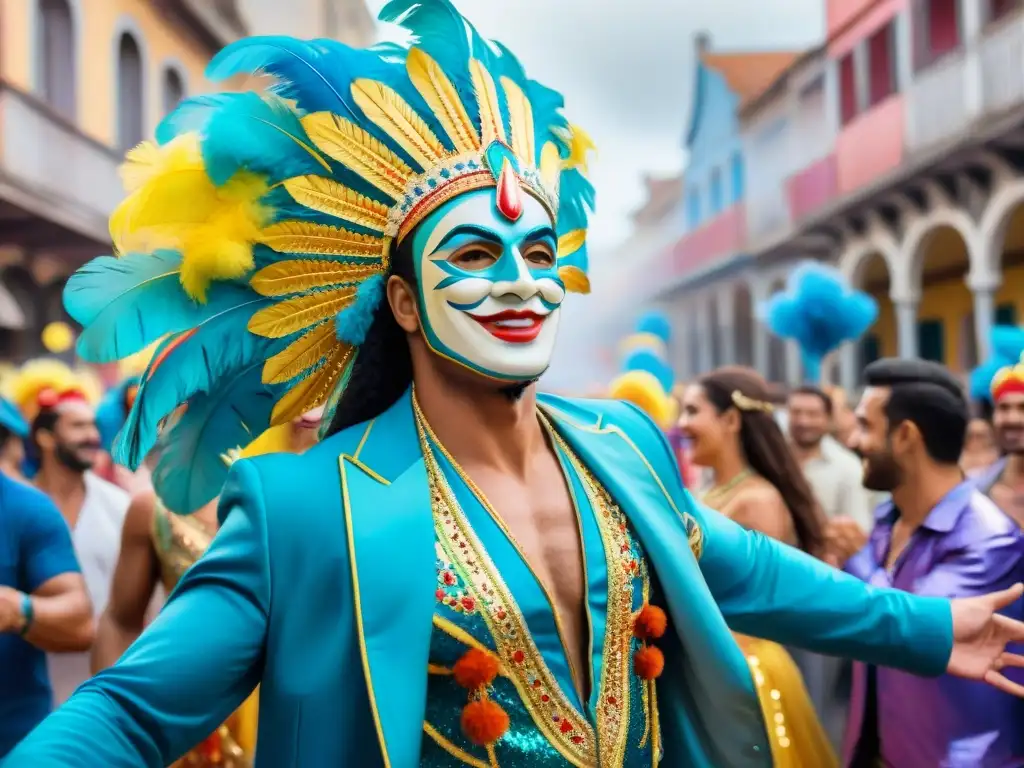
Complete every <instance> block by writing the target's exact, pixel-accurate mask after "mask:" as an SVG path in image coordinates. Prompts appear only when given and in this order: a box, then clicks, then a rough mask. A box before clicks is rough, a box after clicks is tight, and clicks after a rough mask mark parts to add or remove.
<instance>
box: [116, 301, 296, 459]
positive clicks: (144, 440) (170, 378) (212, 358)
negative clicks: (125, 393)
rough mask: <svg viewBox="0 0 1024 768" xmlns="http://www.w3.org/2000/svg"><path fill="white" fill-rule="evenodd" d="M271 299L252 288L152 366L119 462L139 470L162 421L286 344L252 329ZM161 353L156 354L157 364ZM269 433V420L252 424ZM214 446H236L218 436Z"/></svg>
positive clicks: (128, 425)
mask: <svg viewBox="0 0 1024 768" xmlns="http://www.w3.org/2000/svg"><path fill="white" fill-rule="evenodd" d="M270 303H271V300H270V299H266V298H263V297H260V296H257V295H256V294H255V293H252V292H249V293H248V294H247V299H246V300H245V301H242V302H239V303H237V304H236V305H235V306H233V307H232V308H230V309H227V310H225V311H224V312H221V313H219V314H217V315H213V316H212V317H209V318H207V319H206V320H205V321H204V322H203V323H201V324H199V325H198V326H197V327H196V328H195V330H194V331H190V332H189V333H190V334H191V335H187V336H183V338H185V340H184V341H181V342H180V343H179V344H178V345H177V346H175V347H174V348H173V349H171V350H170V351H169V352H168V353H167V354H166V355H165V356H163V360H162V361H160V362H159V365H155V364H151V365H150V367H149V370H147V371H146V374H145V375H144V376H143V379H142V383H141V384H140V385H139V391H138V394H137V395H136V397H135V404H134V406H132V410H131V412H130V413H129V414H128V420H127V422H126V423H125V427H124V429H123V430H122V432H121V434H120V435H119V436H118V441H117V445H116V446H115V448H114V460H115V461H117V463H119V464H123V465H124V466H126V467H128V468H130V469H133V470H134V469H137V468H138V466H139V465H140V464H141V463H142V461H143V460H144V459H145V458H146V455H147V454H148V453H149V452H150V450H152V448H153V446H154V444H155V443H156V440H157V436H158V434H159V429H160V422H162V421H163V420H164V419H165V418H166V417H167V416H168V415H170V413H171V412H172V411H174V409H175V408H177V407H178V406H179V405H180V404H181V403H185V402H188V401H189V400H191V399H192V398H193V397H195V396H196V395H198V394H200V393H210V392H213V391H215V390H216V389H218V388H219V387H220V386H221V384H222V383H223V382H224V381H226V380H227V379H228V377H230V376H231V375H233V374H234V373H235V372H237V371H239V370H241V369H242V368H245V367H246V366H250V365H253V364H255V363H257V362H259V363H260V364H262V362H263V361H265V360H266V359H267V357H268V356H269V355H270V354H273V352H271V351H269V350H271V349H275V350H276V349H277V348H279V347H280V345H281V344H282V343H284V340H282V341H278V342H277V343H276V344H275V343H274V342H272V341H271V340H268V339H263V338H261V337H259V336H256V335H254V334H252V333H249V332H248V331H247V330H246V326H247V325H248V322H249V318H251V317H252V315H253V314H254V313H255V312H257V311H259V310H260V309H262V308H263V307H266V306H267V305H269V304H270ZM158 360H160V354H159V353H158V354H157V355H155V356H154V363H155V362H156V361H158ZM252 426H253V427H254V428H256V429H259V430H260V431H263V430H264V429H266V427H267V426H268V425H267V424H263V425H260V424H256V425H252ZM213 438H215V441H216V443H217V444H216V445H214V446H213V449H215V450H216V451H218V452H219V453H222V452H224V451H227V450H229V449H231V448H234V447H236V446H234V445H231V444H229V442H224V441H221V440H220V438H219V436H217V435H213Z"/></svg>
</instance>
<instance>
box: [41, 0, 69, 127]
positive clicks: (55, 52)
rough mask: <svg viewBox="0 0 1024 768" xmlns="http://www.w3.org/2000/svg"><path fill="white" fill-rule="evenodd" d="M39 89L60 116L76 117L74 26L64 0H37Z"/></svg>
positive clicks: (44, 98)
mask: <svg viewBox="0 0 1024 768" xmlns="http://www.w3.org/2000/svg"><path fill="white" fill-rule="evenodd" d="M36 13H37V14H38V23H37V25H36V29H37V30H38V39H37V45H36V50H37V52H38V54H37V55H38V57H39V58H38V62H37V64H38V72H39V92H40V94H41V95H42V97H43V101H45V102H46V103H47V104H49V105H50V106H51V107H53V109H54V110H55V111H56V112H57V113H58V114H60V115H61V116H62V117H65V118H67V119H68V120H74V119H75V113H76V111H77V109H76V106H77V105H76V103H75V102H76V88H75V78H76V74H77V73H76V71H75V70H76V67H75V28H74V21H73V19H72V18H71V8H70V6H68V2H67V0H40V2H39V5H38V6H37V11H36Z"/></svg>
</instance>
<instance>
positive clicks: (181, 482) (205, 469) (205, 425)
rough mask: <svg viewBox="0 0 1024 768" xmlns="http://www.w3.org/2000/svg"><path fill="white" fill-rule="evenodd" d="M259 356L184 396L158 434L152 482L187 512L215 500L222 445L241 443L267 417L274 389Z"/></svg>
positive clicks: (223, 469)
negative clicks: (212, 385)
mask: <svg viewBox="0 0 1024 768" xmlns="http://www.w3.org/2000/svg"><path fill="white" fill-rule="evenodd" d="M261 368H262V360H257V361H255V362H253V363H251V364H249V365H248V366H244V367H242V368H239V369H238V370H233V371H232V372H231V373H230V374H229V375H228V376H227V377H226V378H225V380H224V381H223V382H219V383H218V386H217V388H216V390H214V391H213V392H210V393H205V392H204V393H200V394H198V395H196V396H195V397H193V398H192V399H191V400H189V403H188V409H187V410H186V411H185V412H184V413H183V414H182V415H181V416H180V417H179V418H177V419H176V420H175V421H174V422H173V423H172V424H169V425H168V427H167V429H166V432H165V434H164V435H163V436H162V437H161V438H160V443H159V445H158V448H157V452H158V456H159V458H158V460H157V464H156V468H155V469H154V471H153V483H154V485H155V486H156V487H158V488H159V489H160V500H161V501H162V502H163V503H164V504H166V505H167V508H168V509H170V510H171V511H172V512H177V513H178V514H183V515H185V514H190V513H192V512H195V511H196V510H197V509H199V508H200V507H202V506H203V505H205V504H207V503H208V502H209V501H211V500H212V499H214V498H215V497H216V496H217V495H218V494H219V493H220V490H221V488H222V487H223V485H224V481H225V479H227V474H228V465H227V463H226V462H225V461H224V460H223V459H222V455H223V454H224V452H225V451H226V450H227V448H223V447H224V446H227V447H228V448H235V447H244V446H246V445H248V444H249V443H251V442H252V441H253V440H255V439H256V438H257V437H258V436H259V435H260V433H261V432H262V427H261V425H266V424H268V423H269V422H270V414H271V412H272V410H273V408H274V400H275V397H276V393H275V391H274V390H273V389H272V388H270V387H268V386H266V385H265V384H263V382H262V379H261Z"/></svg>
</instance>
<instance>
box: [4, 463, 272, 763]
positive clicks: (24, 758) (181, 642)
mask: <svg viewBox="0 0 1024 768" xmlns="http://www.w3.org/2000/svg"><path fill="white" fill-rule="evenodd" d="M221 512H222V515H225V514H226V516H224V519H223V523H222V525H221V528H220V531H219V532H218V534H217V536H216V537H215V539H214V540H213V543H212V544H211V545H210V548H209V549H208V550H207V552H206V554H205V555H204V556H203V557H202V558H200V559H199V560H198V561H197V562H196V564H195V565H194V566H193V567H192V568H191V569H190V570H189V571H188V572H187V573H186V574H185V576H184V577H183V578H182V579H181V581H180V583H179V584H178V586H177V588H176V589H175V590H174V591H173V592H172V594H171V596H170V598H169V599H168V602H167V604H166V605H165V606H164V609H163V610H162V611H161V613H160V615H159V616H158V617H157V619H156V620H155V621H154V622H153V623H152V624H151V625H150V626H149V627H147V628H146V631H145V632H144V633H143V634H142V636H141V637H140V638H139V639H138V640H137V641H136V642H135V643H134V644H133V645H132V646H131V647H130V648H129V649H128V650H127V651H126V652H125V654H124V656H122V657H121V659H120V661H118V663H117V664H115V665H114V666H113V667H111V668H109V669H107V670H104V671H103V672H101V673H100V674H99V675H97V676H96V677H94V678H92V679H91V680H89V681H87V682H86V683H84V684H83V685H82V686H81V687H80V688H79V689H78V690H77V691H76V692H75V694H74V695H73V696H72V697H71V698H70V699H69V700H68V701H67V702H66V703H64V704H63V705H62V706H61V707H60V708H59V709H58V710H57V711H56V712H54V713H53V714H52V715H50V716H49V717H48V718H46V720H44V721H43V722H42V724H41V725H39V726H38V727H37V728H36V729H35V730H34V731H33V732H32V733H31V734H30V735H29V736H28V737H27V738H26V739H25V740H24V741H22V742H21V743H20V744H19V745H18V746H17V747H16V748H15V749H14V750H13V751H12V752H11V753H10V754H9V755H8V757H7V760H6V761H4V763H3V766H4V768H37V766H43V765H45V766H47V767H48V768H61V767H62V766H63V767H66V768H77V767H78V766H82V765H102V766H104V767H105V768H137V767H138V766H153V767H154V768H156V767H158V766H159V767H162V766H165V765H168V764H170V763H172V762H174V760H176V759H177V758H178V757H180V756H181V755H182V754H184V753H185V752H187V751H188V750H189V749H191V748H192V747H194V746H195V745H196V744H198V743H199V742H201V741H202V740H203V739H205V738H206V737H207V736H209V735H210V734H211V733H212V732H213V731H214V730H215V729H216V728H217V727H218V726H219V725H220V724H221V723H222V722H223V721H224V720H225V719H226V718H227V717H228V715H230V714H231V713H232V712H233V711H234V710H235V709H236V708H237V707H238V706H239V705H240V704H241V703H242V702H243V701H244V700H245V698H246V697H247V696H248V695H249V693H250V692H251V691H252V690H253V689H254V688H255V687H256V685H257V683H258V682H259V679H260V674H261V670H262V666H263V665H262V659H263V647H264V638H265V636H266V631H267V618H268V611H269V605H270V574H269V555H268V550H267V542H268V536H267V528H266V517H265V514H264V509H263V497H262V493H261V491H260V480H259V475H258V472H257V470H256V469H255V467H253V466H252V465H251V463H250V462H247V461H242V462H238V463H237V464H236V466H235V468H234V469H233V470H232V473H231V477H230V478H229V480H228V485H227V487H226V488H225V492H224V495H223V496H222V501H221Z"/></svg>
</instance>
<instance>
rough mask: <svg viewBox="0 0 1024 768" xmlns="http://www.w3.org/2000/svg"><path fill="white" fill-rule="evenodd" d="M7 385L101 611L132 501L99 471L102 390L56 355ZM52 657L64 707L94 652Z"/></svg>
mask: <svg viewBox="0 0 1024 768" xmlns="http://www.w3.org/2000/svg"><path fill="white" fill-rule="evenodd" d="M7 387H8V396H9V397H10V398H11V400H12V401H13V402H14V403H15V404H17V406H18V407H19V408H20V410H21V412H22V414H23V415H24V417H25V419H26V421H28V423H29V425H30V434H29V440H28V454H29V461H30V463H31V464H32V465H33V469H34V470H35V472H34V476H33V477H32V481H33V483H34V484H35V486H36V487H37V488H38V489H39V490H41V491H42V492H43V493H45V494H46V495H47V496H49V497H50V499H51V500H52V501H53V502H54V504H56V505H57V508H58V509H59V510H60V512H61V514H62V515H63V516H64V520H65V522H66V523H67V525H68V528H70V530H71V538H72V543H73V544H74V549H75V554H76V556H77V557H78V562H79V563H80V564H81V566H82V576H83V577H84V578H85V584H86V587H87V588H88V590H89V597H90V599H91V600H92V605H93V610H94V611H95V614H96V615H97V616H99V614H101V613H102V612H103V610H104V608H106V605H107V599H108V598H109V595H110V584H111V580H112V579H113V576H114V566H115V564H116V562H117V556H118V548H119V545H120V541H121V526H122V525H123V524H124V518H125V514H126V513H127V511H128V502H129V498H128V495H127V494H126V493H124V491H122V490H121V489H120V488H117V487H116V486H114V485H112V484H110V483H108V482H106V481H105V480H103V479H102V478H100V477H98V476H97V475H96V474H95V473H93V472H92V468H93V466H94V465H95V463H96V461H97V459H98V458H99V456H100V454H101V453H102V447H101V445H100V435H99V431H98V429H97V427H96V411H95V403H96V400H97V396H98V391H99V388H98V386H97V384H96V383H95V382H94V381H93V380H92V379H91V378H90V377H89V376H87V375H86V374H84V373H81V372H79V371H75V370H72V369H71V368H69V367H68V366H67V365H65V364H64V363H62V362H60V361H57V360H52V359H40V360H33V361H30V362H28V363H25V365H23V366H22V367H21V369H20V370H18V371H17V372H16V373H15V374H14V375H12V376H11V377H10V379H9V381H8V382H7ZM47 662H48V666H49V673H50V684H51V686H52V688H53V700H54V703H55V704H58V705H59V704H60V703H62V702H63V701H64V700H65V699H67V698H68V697H69V696H70V695H71V693H72V692H73V691H74V690H75V689H76V688H77V687H78V686H79V685H80V684H81V683H82V682H84V681H85V680H86V679H88V677H89V676H90V670H89V654H88V652H78V653H51V654H49V657H48V659H47Z"/></svg>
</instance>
